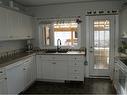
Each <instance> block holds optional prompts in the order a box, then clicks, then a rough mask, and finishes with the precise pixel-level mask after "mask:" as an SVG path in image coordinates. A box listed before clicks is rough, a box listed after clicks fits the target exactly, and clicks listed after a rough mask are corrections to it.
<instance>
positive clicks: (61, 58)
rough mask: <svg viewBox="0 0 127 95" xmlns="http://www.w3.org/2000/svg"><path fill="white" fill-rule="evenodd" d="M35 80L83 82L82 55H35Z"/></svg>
mask: <svg viewBox="0 0 127 95" xmlns="http://www.w3.org/2000/svg"><path fill="white" fill-rule="evenodd" d="M36 63H37V78H38V79H55V80H69V81H71V80H73V81H84V56H83V55H57V54H56V55H37V56H36Z"/></svg>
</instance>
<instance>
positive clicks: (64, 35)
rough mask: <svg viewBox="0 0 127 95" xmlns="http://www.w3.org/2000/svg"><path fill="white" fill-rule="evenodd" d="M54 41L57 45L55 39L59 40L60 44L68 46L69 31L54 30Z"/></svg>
mask: <svg viewBox="0 0 127 95" xmlns="http://www.w3.org/2000/svg"><path fill="white" fill-rule="evenodd" d="M54 38H55V39H54V43H55V46H57V40H58V39H60V40H61V45H62V46H68V45H71V44H70V39H71V32H54Z"/></svg>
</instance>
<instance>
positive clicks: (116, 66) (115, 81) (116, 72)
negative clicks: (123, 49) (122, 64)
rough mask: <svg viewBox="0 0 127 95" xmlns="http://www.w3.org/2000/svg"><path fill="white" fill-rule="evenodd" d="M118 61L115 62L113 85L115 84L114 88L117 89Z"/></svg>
mask: <svg viewBox="0 0 127 95" xmlns="http://www.w3.org/2000/svg"><path fill="white" fill-rule="evenodd" d="M117 64H118V63H117V62H116V63H115V70H114V79H113V80H114V85H115V88H116V89H117V90H118V89H119V87H118V86H119V67H118V65H117Z"/></svg>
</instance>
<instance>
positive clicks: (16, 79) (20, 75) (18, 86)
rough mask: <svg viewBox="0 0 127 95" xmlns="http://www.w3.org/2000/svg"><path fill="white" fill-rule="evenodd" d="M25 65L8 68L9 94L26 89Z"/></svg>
mask: <svg viewBox="0 0 127 95" xmlns="http://www.w3.org/2000/svg"><path fill="white" fill-rule="evenodd" d="M23 67H24V65H23V64H21V65H18V66H15V67H12V68H9V69H7V71H6V75H7V88H8V94H18V93H20V92H21V91H22V90H23V89H24V71H23Z"/></svg>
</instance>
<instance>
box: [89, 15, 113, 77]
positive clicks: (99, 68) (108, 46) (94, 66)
mask: <svg viewBox="0 0 127 95" xmlns="http://www.w3.org/2000/svg"><path fill="white" fill-rule="evenodd" d="M88 52H89V63H90V65H89V67H90V71H89V72H90V75H91V76H96V77H100V76H101V77H103V76H104V77H105V76H109V74H110V64H111V61H112V59H113V55H114V16H111V15H105V16H90V17H89V48H88Z"/></svg>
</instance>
